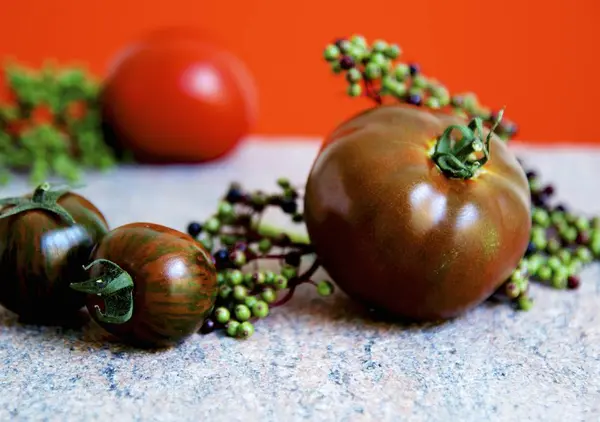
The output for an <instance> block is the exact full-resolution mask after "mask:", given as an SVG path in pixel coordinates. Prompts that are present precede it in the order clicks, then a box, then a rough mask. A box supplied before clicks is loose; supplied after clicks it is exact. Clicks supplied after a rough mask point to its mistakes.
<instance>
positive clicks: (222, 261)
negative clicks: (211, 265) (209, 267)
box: [213, 248, 230, 269]
mask: <svg viewBox="0 0 600 422" xmlns="http://www.w3.org/2000/svg"><path fill="white" fill-rule="evenodd" d="M213 256H214V258H215V265H216V266H217V268H218V269H223V268H227V267H228V266H229V264H230V258H229V252H228V251H227V249H225V248H223V249H219V250H218V251H217V252H215V254H214V255H213Z"/></svg>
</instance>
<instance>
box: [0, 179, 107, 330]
mask: <svg viewBox="0 0 600 422" xmlns="http://www.w3.org/2000/svg"><path fill="white" fill-rule="evenodd" d="M0 210H1V211H0V274H1V276H0V304H1V305H3V306H4V307H6V308H7V309H9V310H11V311H13V312H15V313H16V314H18V315H19V316H20V317H21V318H22V319H25V320H31V322H38V323H42V322H51V321H56V320H59V319H60V318H61V317H63V316H68V315H69V314H70V313H72V312H75V311H77V310H79V309H81V308H82V307H83V306H84V303H85V296H84V295H82V294H80V293H77V292H75V291H73V290H71V289H69V283H70V282H71V281H72V280H74V279H81V277H82V276H85V271H84V270H83V265H84V264H85V263H86V262H87V260H88V258H89V254H90V252H91V251H92V249H93V247H94V245H95V244H96V243H97V242H98V241H99V240H100V239H101V238H102V236H103V235H104V234H106V232H107V231H108V224H107V222H106V220H105V219H104V216H103V215H102V213H101V212H100V211H99V210H98V209H97V208H96V207H95V206H94V205H93V204H92V203H91V202H89V201H88V200H87V199H85V198H84V197H82V196H80V195H77V194H75V193H72V192H68V191H65V190H52V189H51V187H50V185H49V184H46V183H45V184H42V185H41V186H39V187H38V188H37V189H36V190H35V191H34V193H33V194H31V195H26V196H23V197H18V198H5V199H2V200H0Z"/></svg>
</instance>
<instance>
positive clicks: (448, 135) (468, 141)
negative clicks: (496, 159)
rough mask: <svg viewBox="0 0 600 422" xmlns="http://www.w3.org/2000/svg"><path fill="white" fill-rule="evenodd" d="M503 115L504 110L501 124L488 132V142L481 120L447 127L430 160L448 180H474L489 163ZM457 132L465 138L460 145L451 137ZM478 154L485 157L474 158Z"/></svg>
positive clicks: (502, 111)
mask: <svg viewBox="0 0 600 422" xmlns="http://www.w3.org/2000/svg"><path fill="white" fill-rule="evenodd" d="M503 114H504V110H501V111H500V113H499V114H498V120H496V123H495V124H494V126H493V127H492V129H491V130H490V131H489V132H488V135H487V136H486V138H485V142H483V140H482V139H481V137H483V136H484V132H483V122H482V120H481V118H479V117H475V118H474V119H473V120H471V122H470V123H469V124H468V125H467V126H465V125H450V126H448V127H447V128H446V130H445V131H444V133H443V134H442V136H440V137H439V139H438V140H437V142H436V144H435V148H434V151H433V154H432V155H431V159H432V160H433V161H434V162H435V163H436V164H437V166H438V168H439V169H440V170H441V171H442V173H444V174H445V175H446V176H447V177H450V178H457V179H470V178H472V177H473V176H475V173H476V172H477V171H478V170H479V169H480V168H481V166H483V165H484V164H485V163H487V162H488V159H489V157H490V153H489V151H490V139H491V137H492V133H493V132H494V129H496V127H497V126H498V125H499V124H500V121H501V120H502V115H503ZM455 130H458V131H459V132H460V133H461V135H462V138H461V140H460V141H458V142H454V139H453V137H452V132H453V131H455ZM475 154H481V155H482V157H481V158H477V157H474V155H475Z"/></svg>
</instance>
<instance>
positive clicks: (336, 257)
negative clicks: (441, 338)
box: [304, 106, 531, 321]
mask: <svg viewBox="0 0 600 422" xmlns="http://www.w3.org/2000/svg"><path fill="white" fill-rule="evenodd" d="M465 123H466V122H465V121H463V120H461V119H459V118H458V117H453V116H448V115H445V114H441V113H430V112H427V111H422V110H420V109H418V108H416V107H410V106H380V107H377V108H374V109H370V110H368V111H365V112H363V113H360V114H359V115H356V116H354V117H353V118H351V119H349V120H347V121H346V122H344V123H342V124H341V125H340V126H338V127H337V128H336V129H335V130H334V131H333V132H332V133H331V135H330V136H329V137H328V138H327V139H326V140H325V142H324V146H323V148H322V150H321V151H320V153H319V155H318V157H317V159H316V160H315V162H314V164H313V167H312V169H311V172H310V175H309V178H308V181H307V186H306V195H305V208H304V210H305V218H306V224H307V229H308V232H309V235H310V238H311V241H312V242H313V243H314V245H315V248H316V251H317V255H318V256H319V257H320V258H321V260H322V262H323V266H324V267H325V269H326V270H327V272H328V273H329V274H330V276H331V277H332V279H333V280H334V281H335V282H336V284H338V285H339V287H340V288H341V289H342V290H344V291H345V292H346V293H347V294H348V295H349V296H350V297H352V298H354V299H356V300H357V301H359V302H362V303H363V304H365V305H366V306H368V307H370V308H375V309H378V310H380V311H382V312H383V313H386V314H390V315H392V316H395V317H401V318H405V319H409V320H425V321H427V320H440V319H448V318H453V317H456V316H458V315H460V314H462V313H464V312H466V311H468V310H470V309H472V308H473V307H475V306H477V305H478V304H480V303H481V302H483V301H484V300H485V299H487V298H488V297H489V296H491V295H492V294H493V293H494V291H496V289H497V288H498V287H500V285H501V284H502V283H503V282H504V281H506V279H507V278H508V277H509V276H510V274H511V273H512V271H513V270H514V269H515V268H516V266H517V265H518V262H519V261H520V259H521V258H522V256H523V254H524V252H525V250H526V248H527V244H528V242H529V235H530V230H531V215H530V208H531V204H530V193H529V186H528V182H527V178H526V176H525V173H524V171H523V169H522V168H521V166H520V165H519V163H518V162H517V160H516V158H515V157H514V155H513V154H512V153H511V152H510V151H509V150H508V148H507V147H506V145H505V144H504V143H503V142H502V141H501V140H500V139H499V138H497V137H495V136H493V137H492V139H491V144H490V156H491V157H490V160H489V161H488V162H487V164H485V165H484V166H483V169H482V170H481V172H480V174H478V175H477V176H476V177H475V178H473V179H468V180H460V179H450V178H448V177H446V176H445V175H444V174H443V173H442V172H441V171H440V169H439V168H438V167H437V165H436V164H435V163H434V162H433V160H432V159H431V158H430V156H429V154H430V150H431V147H432V145H433V142H434V140H435V139H436V138H437V137H438V136H440V135H441V134H442V133H443V131H444V130H445V129H446V128H447V127H448V126H449V125H450V124H465Z"/></svg>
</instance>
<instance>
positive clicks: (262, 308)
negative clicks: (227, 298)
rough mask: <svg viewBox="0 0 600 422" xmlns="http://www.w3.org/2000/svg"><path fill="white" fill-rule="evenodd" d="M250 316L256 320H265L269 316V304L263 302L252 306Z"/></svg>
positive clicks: (260, 301)
mask: <svg viewBox="0 0 600 422" xmlns="http://www.w3.org/2000/svg"><path fill="white" fill-rule="evenodd" d="M252 315H254V316H255V317H257V318H265V317H266V316H267V315H269V304H268V303H267V302H265V301H264V300H259V301H257V302H256V303H255V304H254V306H252Z"/></svg>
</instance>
